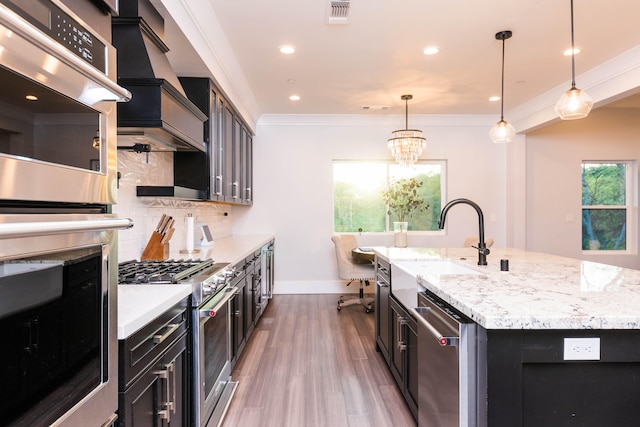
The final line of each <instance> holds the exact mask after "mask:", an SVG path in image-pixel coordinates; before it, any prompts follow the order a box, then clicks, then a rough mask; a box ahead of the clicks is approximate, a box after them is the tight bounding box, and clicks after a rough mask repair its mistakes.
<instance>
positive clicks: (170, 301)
mask: <svg viewBox="0 0 640 427" xmlns="http://www.w3.org/2000/svg"><path fill="white" fill-rule="evenodd" d="M273 238H274V236H273V235H266V234H265V235H262V234H260V235H232V236H228V237H223V238H220V239H216V240H215V242H214V245H213V246H209V247H203V248H199V249H201V252H200V253H196V254H192V255H187V254H181V253H179V252H178V251H175V252H172V253H171V255H170V258H172V259H189V258H192V259H202V260H205V259H210V258H211V259H213V260H214V261H215V262H228V263H231V264H235V263H237V262H239V261H241V260H242V259H244V258H245V257H247V256H249V255H250V254H251V253H253V252H254V251H256V250H258V249H260V248H261V247H262V246H263V245H264V244H266V243H268V242H269V241H271V240H272V239H273ZM189 295H191V285H118V339H124V338H127V337H129V336H131V334H133V333H134V332H136V331H138V330H139V329H140V328H142V327H144V326H145V325H146V324H147V323H149V322H150V321H151V320H153V319H155V318H156V317H158V316H159V315H161V314H162V313H164V312H165V311H167V310H168V309H169V308H171V307H173V305H174V304H176V303H178V302H179V301H180V300H182V299H183V298H185V297H187V296H189Z"/></svg>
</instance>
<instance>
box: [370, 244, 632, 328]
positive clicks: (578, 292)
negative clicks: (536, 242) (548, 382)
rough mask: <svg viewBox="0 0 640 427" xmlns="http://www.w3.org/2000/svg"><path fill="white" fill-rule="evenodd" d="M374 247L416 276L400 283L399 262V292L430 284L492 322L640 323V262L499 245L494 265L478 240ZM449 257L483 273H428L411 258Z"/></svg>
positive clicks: (482, 321) (405, 294) (407, 295)
mask: <svg viewBox="0 0 640 427" xmlns="http://www.w3.org/2000/svg"><path fill="white" fill-rule="evenodd" d="M374 250H375V251H376V254H377V255H378V256H381V257H383V258H386V259H387V260H389V261H391V262H392V264H396V268H398V267H400V268H401V269H403V270H405V271H406V272H407V273H409V275H413V277H415V278H416V281H417V283H415V288H414V287H413V285H411V286H406V284H405V285H404V286H403V283H401V282H405V283H406V282H407V281H406V280H404V281H403V280H399V282H398V283H396V276H398V279H400V278H401V275H400V274H395V275H394V270H393V268H394V267H393V266H392V277H391V280H392V283H391V288H392V293H393V294H394V295H396V292H397V293H398V295H400V296H401V297H402V299H404V300H405V301H407V303H408V304H411V302H413V301H415V296H413V292H414V290H416V291H417V290H419V285H422V286H424V287H425V288H427V289H429V290H430V291H431V292H433V293H434V294H436V295H437V296H439V297H440V298H442V299H443V300H444V301H446V302H448V303H449V304H451V305H452V306H453V307H455V308H456V309H458V310H459V311H461V312H462V313H463V314H465V315H466V316H468V317H470V318H471V319H472V320H474V321H476V322H477V323H478V324H479V325H481V326H482V327H484V328H486V329H640V270H632V269H625V268H621V267H615V266H611V265H606V264H601V263H595V262H590V261H581V260H578V259H572V258H564V257H559V256H555V255H548V254H542V253H537V252H527V251H522V250H518V249H499V248H491V254H490V255H488V257H487V263H488V265H486V266H479V265H477V261H478V253H477V251H476V250H475V249H473V248H449V249H428V248H421V249H420V248H404V249H399V248H388V249H387V248H374ZM419 255H422V256H421V257H420V256H419ZM396 256H397V257H396ZM443 259H448V260H452V261H453V262H455V263H457V264H460V265H463V266H465V267H468V268H470V269H472V270H475V271H477V272H479V273H480V274H478V275H471V274H469V275H466V274H440V275H434V274H421V273H417V272H418V271H424V270H421V269H419V268H417V266H418V264H419V263H416V264H415V268H413V269H412V268H411V265H412V263H411V262H407V261H418V260H422V261H423V262H429V260H443ZM501 259H508V260H509V271H508V272H502V271H500V260H501ZM412 270H413V271H412ZM401 302H403V301H402V300H401ZM403 303H404V302H403ZM409 306H411V305H409Z"/></svg>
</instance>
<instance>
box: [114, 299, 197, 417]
mask: <svg viewBox="0 0 640 427" xmlns="http://www.w3.org/2000/svg"><path fill="white" fill-rule="evenodd" d="M188 322H189V320H188V298H187V299H185V300H183V301H182V302H180V303H179V304H177V305H175V306H174V307H173V308H171V309H170V310H168V311H167V312H165V313H163V314H162V315H160V316H159V317H157V318H156V319H154V320H153V321H152V322H150V323H149V324H148V325H147V326H145V327H144V328H142V329H141V330H140V331H138V332H136V333H135V334H133V335H132V336H131V337H128V338H126V339H124V340H120V341H119V343H118V347H119V372H118V375H119V393H118V394H119V397H118V425H119V426H120V427H136V426H138V427H147V426H162V427H167V426H170V427H174V426H178V427H182V426H185V427H186V426H189V425H190V411H189V408H190V402H191V400H190V399H191V393H190V390H191V383H190V374H189V372H190V370H189V357H188V354H187V348H188V346H187V341H188V336H189V335H188V333H187V332H188V330H189V328H188Z"/></svg>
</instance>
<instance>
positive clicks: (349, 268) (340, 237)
mask: <svg viewBox="0 0 640 427" xmlns="http://www.w3.org/2000/svg"><path fill="white" fill-rule="evenodd" d="M331 240H332V241H333V243H334V244H335V246H336V259H337V261H338V275H339V276H340V278H341V279H343V280H349V283H347V286H349V285H350V284H351V282H353V281H354V280H359V281H360V292H359V297H358V298H353V299H349V300H346V301H345V299H344V296H343V295H340V299H339V300H338V310H341V309H342V307H344V306H345V305H352V304H362V305H364V307H365V308H364V311H365V312H367V313H369V312H371V311H373V298H365V297H364V287H363V283H364V285H366V286H369V281H370V280H374V279H375V271H374V266H373V264H356V263H354V262H353V259H352V257H351V251H352V250H353V249H355V248H357V247H358V241H357V240H356V236H354V235H352V234H334V235H333V236H331Z"/></svg>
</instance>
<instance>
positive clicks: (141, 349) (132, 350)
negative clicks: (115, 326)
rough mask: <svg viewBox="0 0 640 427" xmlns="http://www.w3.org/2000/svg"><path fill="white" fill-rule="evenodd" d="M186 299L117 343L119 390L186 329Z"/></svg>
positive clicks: (126, 385)
mask: <svg viewBox="0 0 640 427" xmlns="http://www.w3.org/2000/svg"><path fill="white" fill-rule="evenodd" d="M188 302H189V298H185V299H183V300H182V301H180V302H179V303H178V304H176V305H174V306H173V307H172V308H170V309H169V310H167V311H166V312H164V313H163V314H161V315H160V316H158V317H156V318H155V319H154V320H152V321H151V322H149V324H147V325H146V326H145V327H144V328H142V329H140V330H139V331H138V332H136V333H135V334H133V335H131V336H130V337H128V338H126V339H124V340H120V341H119V342H118V350H119V357H118V363H119V372H118V376H119V380H120V387H121V388H123V387H124V388H126V387H128V386H129V385H130V384H131V383H132V382H133V381H134V380H135V379H136V378H137V377H138V376H139V375H140V374H141V373H142V371H143V370H144V369H145V368H146V367H148V366H150V365H151V364H153V363H154V362H155V361H156V359H158V357H159V356H160V355H161V354H162V353H163V352H164V351H165V350H166V349H167V348H169V346H171V344H173V343H174V342H175V341H177V340H178V339H179V338H180V337H181V336H182V335H184V334H185V333H186V332H187V330H188V326H189V311H188V308H189V304H188Z"/></svg>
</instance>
